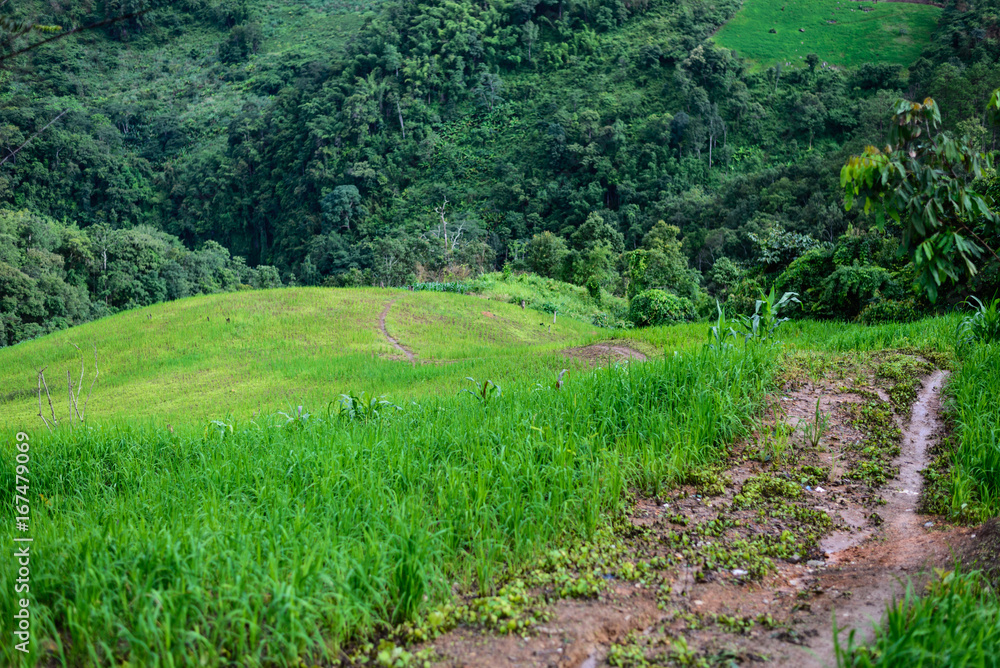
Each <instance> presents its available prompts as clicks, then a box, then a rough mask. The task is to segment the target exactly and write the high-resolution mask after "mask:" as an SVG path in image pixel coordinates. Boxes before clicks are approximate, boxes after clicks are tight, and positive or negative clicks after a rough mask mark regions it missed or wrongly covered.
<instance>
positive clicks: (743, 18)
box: [714, 0, 941, 68]
mask: <svg viewBox="0 0 1000 668" xmlns="http://www.w3.org/2000/svg"><path fill="white" fill-rule="evenodd" d="M863 10H869V11H863ZM940 13H941V10H940V9H939V8H938V7H934V6H932V5H917V4H910V3H899V2H878V3H873V2H867V1H862V2H856V1H855V0H746V1H745V2H744V4H743V8H742V9H740V11H739V12H738V13H737V14H736V16H734V17H733V18H731V19H730V20H729V21H728V22H727V23H726V24H725V25H724V26H722V28H720V29H719V31H718V32H717V33H716V34H715V37H714V39H715V42H716V43H717V44H718V45H719V46H722V47H725V48H727V49H734V50H736V51H738V52H739V54H740V55H741V56H743V57H744V58H747V59H749V60H752V61H754V62H756V63H757V64H758V65H760V66H762V67H770V66H772V65H774V64H776V63H781V64H782V65H784V64H785V63H791V64H792V67H796V68H803V67H806V61H805V58H806V56H807V55H808V54H810V53H815V54H816V55H817V56H819V59H820V61H821V62H823V61H825V62H826V63H827V64H829V65H836V66H838V67H856V66H858V65H861V64H862V63H878V62H881V63H897V64H899V65H903V66H904V67H905V66H907V65H909V64H910V63H912V62H913V61H914V60H916V59H917V57H918V56H919V55H920V52H921V50H922V49H923V48H924V46H925V45H926V44H927V43H928V42H929V41H930V38H931V34H932V33H933V31H934V28H935V26H936V25H937V20H938V16H939V15H940ZM772 28H773V29H774V30H775V31H776V32H774V33H771V32H770V30H771V29H772ZM800 29H801V30H802V32H800Z"/></svg>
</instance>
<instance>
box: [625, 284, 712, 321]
mask: <svg viewBox="0 0 1000 668" xmlns="http://www.w3.org/2000/svg"><path fill="white" fill-rule="evenodd" d="M697 316H698V313H697V311H695V308H694V304H692V303H691V300H690V299H686V298H684V297H678V296H676V295H672V294H670V293H669V292H664V291H663V290H646V291H645V292H641V293H639V294H637V295H636V296H635V297H633V298H632V302H631V304H629V309H628V319H629V320H631V321H632V323H633V324H635V325H636V327H652V326H656V325H668V324H671V323H676V322H687V321H690V320H694V319H695V318H697Z"/></svg>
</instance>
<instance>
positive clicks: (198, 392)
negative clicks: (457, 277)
mask: <svg viewBox="0 0 1000 668" xmlns="http://www.w3.org/2000/svg"><path fill="white" fill-rule="evenodd" d="M383 314H384V315H383ZM382 317H384V322H385V327H386V330H387V331H388V333H389V334H390V335H391V336H392V337H393V338H394V339H397V340H398V341H399V342H400V344H401V345H403V346H405V347H406V349H408V350H409V351H412V353H413V354H415V356H416V360H415V362H414V363H413V364H411V363H409V361H408V360H407V359H406V358H405V356H404V354H403V353H402V352H401V351H400V350H399V349H398V348H396V347H394V346H393V344H392V343H391V342H390V341H389V340H388V339H387V338H386V335H385V334H383V332H382V329H381V319H382ZM607 334H608V332H607V330H604V331H603V332H602V333H600V334H599V331H598V330H597V328H595V327H592V326H590V325H587V324H584V323H581V322H579V321H575V320H572V319H569V318H565V317H560V318H558V319H557V322H556V324H555V325H552V318H551V316H549V315H547V314H544V313H539V312H538V311H533V310H530V309H528V310H522V309H521V308H519V307H517V306H514V305H512V304H509V303H502V302H497V301H492V300H486V299H482V298H478V297H472V296H465V295H455V294H440V293H428V292H416V293H412V292H408V291H403V290H381V289H375V288H371V289H326V288H287V289H280V290H264V291H246V292H239V293H230V294H217V295H209V296H199V297H192V298H188V299H182V300H178V301H174V302H170V303H166V304H158V305H155V306H151V307H147V308H142V309H137V310H133V311H127V312H124V313H120V314H118V315H115V316H112V317H109V318H105V319H102V320H98V321H95V322H91V323H87V324H85V325H81V326H79V327H74V328H71V329H69V330H65V331H62V332H58V333H55V334H51V335H48V336H45V337H42V338H40V339H36V340H33V341H27V342H24V343H22V344H19V345H16V346H11V347H8V348H4V349H0V387H3V388H4V392H3V394H2V395H0V406H2V409H3V414H4V422H5V423H6V424H9V425H11V426H14V425H23V424H24V423H25V422H26V421H30V422H32V423H38V425H39V426H41V423H40V421H39V420H38V418H37V417H35V416H36V414H37V412H38V397H37V385H36V371H35V370H36V369H38V368H42V367H47V370H46V374H45V377H46V380H47V383H48V385H49V389H50V391H51V392H52V394H53V399H54V401H55V403H56V414H57V416H58V415H60V414H65V413H66V401H67V385H66V372H67V371H72V372H73V377H74V383H76V382H78V374H79V371H80V353H78V352H77V350H76V349H75V348H74V347H73V345H71V344H75V345H76V346H79V348H80V349H81V350H82V355H83V360H84V362H85V364H86V367H87V371H86V374H85V376H86V382H85V385H88V386H89V384H90V382H91V380H90V379H91V378H92V373H93V350H92V349H93V348H94V347H96V349H97V359H98V364H99V367H100V378H99V382H98V384H97V386H96V389H95V390H94V393H93V397H92V399H91V402H90V405H89V408H88V414H89V416H90V418H91V419H92V420H98V421H101V420H105V419H108V418H116V417H130V418H135V417H136V416H144V417H155V418H163V419H167V420H185V421H191V420H196V419H198V418H205V417H219V416H223V415H225V414H227V413H233V414H236V415H239V416H243V417H245V416H247V415H249V414H251V413H253V412H255V411H261V410H263V411H265V412H272V413H273V412H275V411H279V410H285V411H287V410H288V409H289V407H291V406H298V405H304V406H306V407H307V409H308V410H319V409H320V408H325V407H326V406H327V405H328V404H329V403H330V402H335V401H336V400H337V399H338V397H339V396H340V395H341V394H342V393H347V392H355V393H360V392H362V391H365V392H368V393H369V394H371V393H375V394H377V395H380V394H389V395H391V397H392V398H393V399H394V400H399V401H401V400H402V399H403V398H404V397H408V398H413V397H419V396H422V395H427V394H435V393H439V392H445V393H451V394H454V393H456V392H459V391H461V389H462V388H463V387H468V386H469V383H468V381H466V380H465V378H466V377H467V376H472V377H475V378H477V379H480V380H484V379H487V378H489V379H492V380H494V381H496V382H497V383H499V384H500V385H501V386H503V384H504V383H505V382H507V381H508V380H512V379H515V378H526V377H530V378H532V379H533V382H534V381H536V380H543V379H547V378H549V377H553V376H554V373H555V372H558V371H559V369H560V368H562V367H564V366H568V365H569V366H571V364H570V362H569V361H567V360H566V358H565V357H564V356H563V355H561V354H560V353H559V351H560V350H562V349H564V348H566V347H568V346H580V345H586V344H587V343H589V342H592V341H594V340H597V339H599V338H605V337H607ZM640 345H641V344H640Z"/></svg>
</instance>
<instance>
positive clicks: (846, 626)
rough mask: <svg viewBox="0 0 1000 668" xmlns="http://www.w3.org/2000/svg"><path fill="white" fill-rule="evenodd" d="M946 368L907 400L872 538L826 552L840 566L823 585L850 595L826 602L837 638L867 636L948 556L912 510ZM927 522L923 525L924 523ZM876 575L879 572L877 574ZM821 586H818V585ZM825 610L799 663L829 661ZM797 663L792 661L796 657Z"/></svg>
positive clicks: (937, 422)
mask: <svg viewBox="0 0 1000 668" xmlns="http://www.w3.org/2000/svg"><path fill="white" fill-rule="evenodd" d="M947 376H948V373H947V372H946V371H942V370H938V371H935V372H934V373H933V374H931V375H930V376H928V377H927V378H926V379H924V381H923V384H922V387H921V389H920V392H919V393H918V395H917V400H916V402H915V403H914V404H913V409H912V412H911V415H910V420H909V422H908V424H906V425H905V427H904V429H903V437H902V441H901V443H900V446H901V452H900V455H899V457H898V458H897V459H896V461H895V464H896V465H897V466H899V475H897V476H896V478H895V479H893V480H892V481H891V482H890V483H889V484H888V489H886V490H885V494H884V498H885V506H883V507H882V509H881V510H880V511H879V515H880V516H881V517H882V521H883V522H884V524H882V525H881V527H880V531H879V535H878V537H877V538H876V539H874V540H873V539H872V538H868V537H866V538H867V540H859V541H856V542H855V543H854V544H847V545H844V546H843V547H841V548H840V549H838V550H837V551H833V552H829V553H828V555H827V564H828V565H829V566H840V568H838V569H835V570H830V571H828V572H827V573H826V574H825V577H823V578H820V581H821V583H823V584H825V585H826V586H827V587H831V588H836V587H837V586H851V587H852V588H851V589H850V591H851V592H852V595H851V596H850V597H849V598H847V599H842V600H839V601H837V602H836V604H835V605H833V606H832V609H833V611H835V613H836V616H837V625H838V627H840V628H841V629H843V633H844V635H843V636H842V637H843V638H846V637H847V635H846V634H848V633H850V631H851V630H854V631H855V632H856V634H857V636H856V637H857V638H859V639H865V640H867V639H870V638H871V635H872V628H873V625H874V624H875V623H877V622H878V620H879V619H880V618H881V616H882V613H883V611H884V610H885V607H886V605H887V604H889V603H890V602H891V601H892V600H893V599H894V598H898V597H899V596H900V595H901V594H902V593H903V592H904V591H905V587H906V583H907V582H906V581H907V579H908V576H909V577H913V576H915V579H916V580H918V581H919V580H922V579H924V578H923V576H924V575H926V574H927V572H929V571H930V569H931V568H933V567H934V566H936V565H938V563H940V562H941V561H942V559H946V558H947V556H948V550H947V545H946V542H945V541H944V540H942V538H943V536H944V534H942V533H941V532H931V531H929V530H930V529H933V526H934V524H935V521H934V520H935V518H931V517H928V516H923V515H920V514H918V513H917V508H916V506H917V501H918V499H919V496H920V490H921V487H922V485H923V478H922V477H921V475H920V471H921V470H922V469H924V468H925V467H926V466H927V462H928V454H927V453H928V452H929V450H930V448H931V446H932V445H933V443H934V442H935V440H936V439H937V438H940V436H941V435H942V432H943V430H944V423H943V421H942V419H941V388H942V387H943V386H944V382H945V380H946V379H947ZM928 524H929V525H930V526H927V525H928ZM879 574H881V577H879ZM821 586H822V585H821ZM830 619H831V616H830V614H827V615H825V618H823V619H821V620H817V621H819V622H823V623H825V627H822V626H821V628H824V629H825V630H824V631H821V632H820V634H819V636H818V637H817V639H816V642H814V643H812V645H811V647H810V649H811V650H812V651H811V652H809V654H810V655H811V656H809V657H808V658H807V660H804V661H802V662H801V665H802V666H835V665H836V661H835V657H834V646H833V634H832V629H830ZM797 663H798V662H797Z"/></svg>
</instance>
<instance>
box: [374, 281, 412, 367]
mask: <svg viewBox="0 0 1000 668" xmlns="http://www.w3.org/2000/svg"><path fill="white" fill-rule="evenodd" d="M398 301H399V297H397V298H396V299H393V300H392V301H391V302H389V303H388V304H386V305H385V308H384V309H382V313H381V314H379V317H378V326H379V329H381V330H382V334H383V335H384V336H385V338H386V340H387V341H389V343H391V344H392V347H393V348H395V349H396V350H398V351H399V352H401V353H402V354H403V355H404V356H405V357H406V359H408V360H409V361H410V363H411V364H416V361H417V356H416V355H415V354H414V353H413V351H412V350H410V349H409V348H407V347H406V346H404V345H403V344H402V343H400V342H399V339H397V338H396V337H394V336H393V335H392V334H390V333H389V330H388V329H386V327H385V317H386V316H387V315H389V309H391V308H392V305H393V304H395V303H396V302H398Z"/></svg>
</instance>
